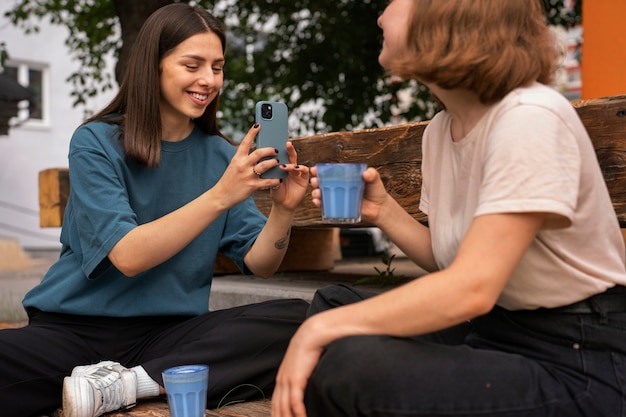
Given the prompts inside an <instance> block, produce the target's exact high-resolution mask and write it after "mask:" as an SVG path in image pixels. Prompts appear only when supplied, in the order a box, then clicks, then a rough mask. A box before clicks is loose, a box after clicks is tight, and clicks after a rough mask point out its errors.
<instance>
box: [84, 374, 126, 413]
mask: <svg viewBox="0 0 626 417" xmlns="http://www.w3.org/2000/svg"><path fill="white" fill-rule="evenodd" d="M85 378H87V381H88V382H89V384H90V385H91V386H92V387H93V389H94V391H96V392H99V393H100V395H101V399H102V402H101V403H100V406H99V407H98V408H97V409H96V410H94V412H95V415H100V414H102V413H106V412H108V411H113V410H118V409H120V408H122V407H125V406H127V405H128V404H124V383H123V381H122V378H121V375H120V374H119V372H118V371H116V370H115V369H113V368H110V367H102V368H99V369H97V370H96V371H95V372H93V373H92V374H89V375H85Z"/></svg>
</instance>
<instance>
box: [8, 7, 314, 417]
mask: <svg viewBox="0 0 626 417" xmlns="http://www.w3.org/2000/svg"><path fill="white" fill-rule="evenodd" d="M225 46H226V40H225V34H224V29H223V28H222V26H221V24H220V23H219V22H218V21H217V20H216V19H215V18H214V17H213V16H212V15H211V14H210V13H208V12H207V11H205V10H202V9H199V8H194V7H191V6H188V5H186V4H181V3H175V4H170V5H168V6H165V7H163V8H161V9H159V10H158V11H156V12H155V13H154V14H153V15H152V16H151V17H149V18H148V20H147V21H146V23H145V24H144V26H143V28H142V29H141V32H140V33H139V36H138V38H137V40H136V42H135V44H134V51H133V53H132V54H131V58H130V61H129V64H128V69H127V72H126V76H125V78H124V81H123V82H122V85H121V87H120V90H119V92H118V94H117V95H116V97H115V98H114V99H113V100H112V101H111V103H110V104H109V105H108V106H106V107H105V108H104V109H103V110H102V111H101V112H99V113H98V114H96V115H95V116H93V117H91V118H90V119H89V120H87V121H86V122H85V123H84V124H83V125H82V126H80V127H79V128H78V129H77V130H76V132H75V133H74V135H73V137H72V141H71V144H70V152H69V167H70V182H71V185H72V186H71V192H70V198H69V201H68V205H67V209H66V213H65V218H64V221H63V228H62V231H61V243H62V251H61V256H60V258H59V260H58V261H57V262H56V263H55V264H54V265H53V266H52V267H51V268H50V270H49V271H48V273H47V274H46V276H45V277H44V279H43V281H42V282H41V284H40V285H38V286H36V287H35V288H33V289H32V290H31V291H30V292H29V293H28V294H27V295H26V297H25V299H24V307H25V308H26V310H27V312H28V315H29V319H30V321H29V325H28V326H26V327H24V328H22V329H16V330H11V331H8V330H7V331H3V332H0V362H1V363H2V364H3V365H2V367H1V369H0V403H2V405H3V415H5V416H9V417H14V416H32V415H41V414H47V413H49V412H51V411H53V410H54V409H56V408H58V407H59V406H61V404H63V408H64V415H65V416H66V417H94V416H99V415H102V414H104V413H105V412H108V411H112V410H117V409H121V408H127V407H130V406H132V405H134V404H135V403H136V401H137V399H140V398H145V397H153V396H158V395H160V394H163V393H164V390H163V388H162V387H163V381H162V379H161V372H162V371H163V370H165V369H166V368H169V367H172V366H176V365H181V364H190V363H203V364H207V365H209V366H210V374H211V376H210V384H209V390H208V393H207V400H208V402H207V404H208V406H209V407H213V406H215V405H216V404H217V402H218V401H219V400H220V399H221V398H222V397H224V396H225V395H226V394H227V393H229V392H230V391H231V390H232V389H233V388H235V387H238V386H241V387H240V388H238V389H237V390H235V391H233V393H232V394H231V395H229V399H231V400H233V399H246V398H249V397H251V396H253V395H255V394H256V393H257V392H258V391H257V389H256V388H255V387H258V388H260V389H262V390H263V391H265V392H266V393H267V394H269V392H268V391H269V390H270V389H271V387H272V386H273V381H274V378H275V375H276V370H277V368H278V365H279V363H280V360H281V358H282V355H283V353H284V351H285V349H286V347H287V344H288V342H289V339H290V337H291V336H292V334H293V333H294V332H295V330H296V328H297V327H298V325H299V324H300V323H301V322H302V320H303V319H304V316H305V313H306V309H307V307H308V304H307V303H306V302H304V301H302V300H275V301H270V302H264V303H259V304H254V305H246V306H240V307H235V308H232V309H226V310H220V311H211V312H209V308H208V301H209V295H210V289H211V281H212V275H213V266H214V263H215V258H216V256H217V253H218V252H221V253H223V254H225V255H227V256H228V257H230V258H231V259H232V260H233V261H234V262H235V263H236V264H237V265H238V266H239V267H240V269H241V270H242V271H243V272H244V273H247V274H255V275H258V276H261V277H268V276H270V275H272V274H273V273H274V272H275V271H276V269H277V268H278V266H279V265H280V263H281V261H282V259H283V256H284V255H285V252H286V250H287V246H288V242H289V235H290V227H291V223H292V220H293V213H294V210H295V208H296V206H297V205H298V204H299V203H300V201H301V199H302V198H303V197H304V194H305V191H306V188H307V186H308V180H309V170H308V168H307V167H305V166H302V165H298V164H297V155H296V151H295V149H294V147H293V146H292V145H291V143H288V144H287V150H288V155H289V161H288V163H285V162H287V161H284V162H282V163H281V165H280V169H282V170H284V171H286V172H287V173H288V176H287V178H286V179H284V180H279V179H263V178H261V176H260V175H259V174H260V173H263V172H265V171H267V170H268V169H270V168H272V167H274V166H276V165H277V164H278V162H277V161H276V159H268V160H264V161H262V162H259V161H261V160H262V159H265V158H266V157H270V156H274V155H275V152H276V151H275V150H274V149H272V148H260V149H256V150H254V151H251V144H252V142H253V140H254V138H255V137H256V135H257V133H258V131H259V129H260V127H259V126H258V125H255V126H253V127H252V128H251V129H250V130H249V131H248V133H247V134H246V135H245V137H244V138H243V140H242V141H241V143H240V145H239V146H238V147H235V146H233V144H232V143H231V142H230V141H229V140H228V139H227V138H225V137H224V136H223V135H222V134H221V133H220V131H219V129H218V126H217V117H216V114H217V110H218V103H219V95H220V89H221V88H222V84H223V75H224V73H223V68H224V52H225ZM262 188H270V189H271V190H272V191H271V193H272V199H273V206H272V210H271V213H270V215H269V216H268V217H267V218H266V217H265V216H263V215H262V214H261V213H260V212H259V211H258V209H257V208H256V206H255V204H254V201H253V198H252V194H253V193H254V192H255V191H256V190H259V189H262ZM248 387H249V388H248ZM61 391H62V392H63V396H62V397H61V395H60V393H61ZM33 396H36V401H33Z"/></svg>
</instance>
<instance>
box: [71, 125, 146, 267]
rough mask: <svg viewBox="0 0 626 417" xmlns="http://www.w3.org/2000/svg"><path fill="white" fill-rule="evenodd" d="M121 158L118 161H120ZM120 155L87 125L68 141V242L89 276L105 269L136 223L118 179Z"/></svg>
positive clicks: (123, 188) (119, 178)
mask: <svg viewBox="0 0 626 417" xmlns="http://www.w3.org/2000/svg"><path fill="white" fill-rule="evenodd" d="M120 159H121V160H120ZM120 163H121V164H123V163H124V161H123V156H120V155H117V154H116V153H115V152H114V151H112V150H111V149H107V148H106V147H105V146H103V145H102V144H101V143H100V141H99V140H98V137H97V134H95V132H94V131H92V130H91V129H89V128H87V127H82V128H80V129H78V130H77V132H76V133H75V135H74V137H73V138H72V142H71V144H70V154H69V168H70V169H69V172H70V184H71V189H70V199H71V202H72V206H71V207H72V212H71V213H70V215H71V216H73V217H74V219H73V220H74V221H73V222H71V223H70V224H72V225H73V226H72V227H74V228H75V230H71V231H70V233H69V234H70V239H72V241H71V242H70V245H71V246H72V247H73V248H75V249H77V251H79V252H80V253H82V262H81V268H82V269H83V272H84V273H85V275H86V276H88V277H89V278H97V275H98V273H99V272H102V271H103V270H104V269H106V267H107V264H108V258H107V255H108V253H109V252H110V251H111V249H112V248H113V246H115V244H116V243H117V242H118V241H119V240H120V239H121V238H122V237H123V236H124V235H126V234H127V233H128V232H129V231H130V230H132V229H133V228H134V227H136V226H137V218H136V215H135V213H134V212H133V210H132V208H131V206H130V204H129V198H128V193H127V190H126V188H125V186H124V184H123V182H122V178H121V175H122V172H121V169H120V168H119V164H120Z"/></svg>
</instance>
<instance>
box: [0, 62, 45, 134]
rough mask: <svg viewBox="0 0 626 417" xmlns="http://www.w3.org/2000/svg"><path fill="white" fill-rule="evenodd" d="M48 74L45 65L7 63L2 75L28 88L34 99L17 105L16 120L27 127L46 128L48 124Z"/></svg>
mask: <svg viewBox="0 0 626 417" xmlns="http://www.w3.org/2000/svg"><path fill="white" fill-rule="evenodd" d="M48 73H49V69H48V67H47V65H44V64H36V63H25V62H21V63H20V62H15V61H11V60H9V61H7V63H6V66H5V67H4V74H5V75H7V76H9V77H11V78H13V79H14V80H16V81H17V82H18V83H20V84H21V85H23V86H24V87H28V88H29V89H30V90H31V91H32V92H33V93H34V97H33V99H32V101H31V103H30V105H29V103H28V101H26V100H25V101H23V102H20V103H19V106H18V107H19V113H18V120H16V121H15V122H17V123H19V121H21V120H24V121H25V124H26V125H27V126H47V125H49V122H50V116H49V111H48V106H47V104H48V91H49V89H48Z"/></svg>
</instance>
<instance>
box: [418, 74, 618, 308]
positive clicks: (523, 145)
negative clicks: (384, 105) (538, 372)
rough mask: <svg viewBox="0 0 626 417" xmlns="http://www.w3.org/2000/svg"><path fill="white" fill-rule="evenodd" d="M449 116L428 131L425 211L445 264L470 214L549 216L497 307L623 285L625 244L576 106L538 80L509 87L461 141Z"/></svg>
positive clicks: (553, 302) (569, 298) (559, 301)
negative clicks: (522, 86) (504, 94)
mask: <svg viewBox="0 0 626 417" xmlns="http://www.w3.org/2000/svg"><path fill="white" fill-rule="evenodd" d="M450 123H451V118H450V114H449V113H447V112H446V111H442V112H440V113H438V114H437V115H436V116H435V117H434V118H433V120H432V121H431V122H430V123H429V125H428V127H427V128H426V130H425V132H424V136H423V144H422V147H423V148H422V151H423V162H422V180H423V184H422V193H421V200H420V209H421V210H422V211H423V212H424V213H426V214H427V215H428V223H429V226H430V232H431V235H432V245H433V253H434V256H435V259H436V261H437V264H438V265H439V268H440V269H444V268H446V267H447V266H448V265H450V264H451V263H452V261H453V259H454V258H455V256H456V254H457V251H458V248H459V245H460V243H461V241H462V240H463V237H464V236H465V233H466V232H467V230H468V228H469V226H470V224H471V222H472V220H473V219H474V218H475V217H477V216H481V215H485V214H493V213H523V212H545V213H548V214H549V218H548V220H547V221H546V223H545V224H544V227H543V228H542V229H541V230H540V231H539V233H538V235H537V236H536V238H535V239H534V241H533V242H532V244H531V246H530V247H529V249H528V251H527V253H526V254H525V255H524V257H523V258H522V260H521V262H520V263H519V265H518V266H517V268H516V269H515V271H514V272H513V274H512V275H511V277H510V279H509V282H508V283H507V285H506V286H505V288H504V290H503V292H502V294H501V295H500V298H499V300H498V303H497V304H498V305H500V306H502V307H504V308H507V309H510V310H517V309H535V308H539V307H557V306H562V305H567V304H570V303H573V302H576V301H579V300H581V299H584V298H587V297H589V296H590V295H593V294H596V293H600V292H602V291H604V290H606V289H608V288H609V287H612V286H613V285H615V284H622V285H626V269H625V259H624V241H623V239H622V235H621V233H620V229H619V224H618V222H617V219H616V215H615V211H614V210H613V206H612V205H611V200H610V196H609V193H608V190H607V187H606V184H605V182H604V178H603V176H602V173H601V171H600V167H599V165H598V162H597V159H596V154H595V151H594V148H593V145H592V143H591V141H590V139H589V136H588V135H587V132H586V130H585V127H584V126H583V124H582V122H581V121H580V119H579V117H578V115H577V113H576V111H575V110H574V108H573V106H572V105H571V104H570V103H569V101H567V100H566V99H565V98H564V97H563V96H562V95H561V94H560V93H558V92H556V91H554V90H553V89H552V88H550V87H547V86H544V85H542V84H538V83H536V84H533V85H532V86H530V87H527V88H520V89H517V90H514V91H512V92H511V93H509V94H508V95H507V96H506V97H505V98H504V99H503V100H502V101H500V102H498V103H497V104H495V105H494V106H493V107H492V108H491V109H490V110H489V112H488V113H487V114H485V115H484V116H483V118H482V119H481V120H480V122H479V123H478V124H477V125H476V126H475V127H474V128H473V129H472V131H471V132H470V133H469V134H468V135H467V136H466V137H465V138H463V139H461V140H460V141H458V142H454V141H453V140H452V137H451V134H450Z"/></svg>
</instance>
